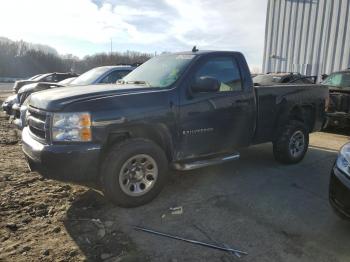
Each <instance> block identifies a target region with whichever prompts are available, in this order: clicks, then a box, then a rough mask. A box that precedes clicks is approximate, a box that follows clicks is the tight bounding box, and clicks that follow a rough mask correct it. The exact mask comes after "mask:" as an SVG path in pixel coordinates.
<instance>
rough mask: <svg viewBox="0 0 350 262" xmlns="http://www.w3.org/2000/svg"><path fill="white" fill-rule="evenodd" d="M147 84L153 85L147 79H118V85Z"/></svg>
mask: <svg viewBox="0 0 350 262" xmlns="http://www.w3.org/2000/svg"><path fill="white" fill-rule="evenodd" d="M130 84H131V85H145V86H149V87H151V85H150V84H149V83H148V82H146V81H141V80H135V81H125V80H122V79H121V80H118V81H117V85H130Z"/></svg>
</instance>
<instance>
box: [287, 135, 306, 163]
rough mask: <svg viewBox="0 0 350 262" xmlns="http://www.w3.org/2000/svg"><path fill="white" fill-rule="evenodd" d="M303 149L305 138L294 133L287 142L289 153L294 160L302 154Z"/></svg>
mask: <svg viewBox="0 0 350 262" xmlns="http://www.w3.org/2000/svg"><path fill="white" fill-rule="evenodd" d="M304 149H305V136H304V134H303V132H301V131H296V132H294V134H293V135H292V137H291V139H290V141H289V152H290V154H291V155H292V156H293V157H294V158H296V157H299V156H301V155H302V154H303V152H304Z"/></svg>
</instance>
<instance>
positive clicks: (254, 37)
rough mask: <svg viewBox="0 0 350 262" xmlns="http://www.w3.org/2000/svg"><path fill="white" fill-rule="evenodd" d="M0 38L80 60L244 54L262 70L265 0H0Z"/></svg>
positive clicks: (252, 64)
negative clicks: (109, 54) (107, 55)
mask: <svg viewBox="0 0 350 262" xmlns="http://www.w3.org/2000/svg"><path fill="white" fill-rule="evenodd" d="M0 3H1V5H0V36H5V37H8V38H10V39H13V40H20V39H23V40H25V41H30V42H34V43H40V44H47V45H50V46H52V47H54V48H56V49H57V51H58V52H59V53H61V54H66V53H71V54H74V55H78V56H80V57H82V56H84V55H87V54H94V53H96V52H106V51H109V50H110V39H112V40H113V50H114V51H125V50H134V51H141V52H150V53H154V52H157V53H160V52H162V51H170V52H174V51H182V50H189V49H190V48H192V46H193V45H197V47H198V48H199V49H219V50H235V51H241V52H243V53H244V54H245V55H246V56H247V59H248V62H249V64H250V66H251V67H261V64H262V55H263V46H264V33H265V17H266V8H267V0H143V1H142V0H123V1H122V0H0Z"/></svg>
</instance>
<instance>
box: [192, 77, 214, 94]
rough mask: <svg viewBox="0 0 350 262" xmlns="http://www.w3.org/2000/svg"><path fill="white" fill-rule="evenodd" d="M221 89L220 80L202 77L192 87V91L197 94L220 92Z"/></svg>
mask: <svg viewBox="0 0 350 262" xmlns="http://www.w3.org/2000/svg"><path fill="white" fill-rule="evenodd" d="M219 89H220V82H219V80H217V79H216V78H214V77H211V76H202V77H200V78H197V79H196V80H195V82H194V84H193V86H192V91H193V92H196V93H203V92H218V91H219Z"/></svg>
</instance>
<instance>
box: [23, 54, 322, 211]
mask: <svg viewBox="0 0 350 262" xmlns="http://www.w3.org/2000/svg"><path fill="white" fill-rule="evenodd" d="M327 97H328V89H327V87H324V86H319V85H288V86H276V85H275V86H264V87H254V86H253V82H252V78H251V75H250V72H249V68H248V65H247V63H246V60H245V58H244V56H243V55H242V54H241V53H239V52H228V51H197V50H194V51H192V52H182V53H176V54H166V55H162V56H156V57H154V58H152V59H150V60H149V61H147V62H146V63H144V64H143V65H141V66H140V67H138V68H136V69H135V70H134V71H132V72H131V73H130V74H128V75H127V76H125V77H124V78H123V79H122V80H120V81H118V82H117V84H115V85H105V86H101V85H98V86H94V85H91V86H89V88H86V86H83V87H76V88H55V89H52V90H47V91H42V92H38V93H34V94H32V95H31V96H30V98H29V101H28V104H29V110H28V114H27V120H26V121H27V124H28V125H27V126H26V127H25V128H24V129H23V132H22V140H23V144H22V146H23V151H24V153H25V155H26V157H27V159H28V163H29V166H30V167H31V168H32V170H37V171H38V172H39V173H41V174H42V175H43V176H44V177H48V178H54V179H57V180H61V181H68V182H75V183H79V184H83V185H91V187H93V188H96V189H99V190H100V191H102V192H103V194H104V195H105V196H106V197H107V198H108V199H110V200H111V201H112V202H113V203H115V204H117V205H120V206H124V207H133V206H139V205H143V204H145V203H147V202H149V201H151V200H152V199H153V198H155V197H156V196H157V195H158V194H159V193H160V191H161V189H162V187H163V186H164V184H165V182H166V180H167V176H168V172H167V171H168V168H170V167H171V168H175V169H177V170H191V169H195V168H201V167H205V166H208V165H213V164H219V163H223V162H226V161H230V160H234V159H237V158H239V150H240V148H242V147H248V146H250V145H254V144H260V143H266V142H272V143H273V152H274V156H275V158H276V159H277V160H278V161H279V162H281V163H284V164H294V163H298V162H299V161H301V160H302V159H303V158H304V155H305V153H306V151H307V149H308V142H309V133H311V132H313V131H317V130H320V128H321V127H322V124H323V121H324V109H325V101H326V98H327Z"/></svg>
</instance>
